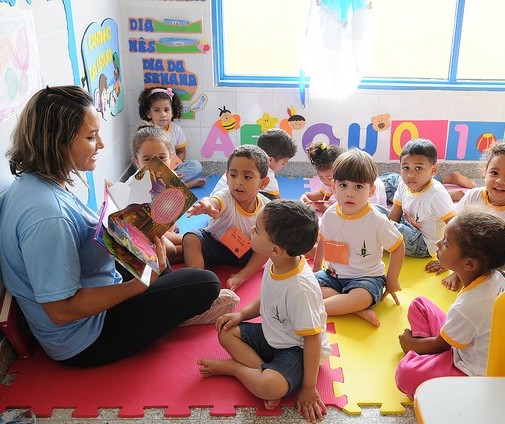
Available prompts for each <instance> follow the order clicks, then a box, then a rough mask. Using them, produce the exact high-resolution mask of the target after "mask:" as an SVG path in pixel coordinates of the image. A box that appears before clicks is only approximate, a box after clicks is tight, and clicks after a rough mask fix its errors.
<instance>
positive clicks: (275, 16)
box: [212, 0, 505, 90]
mask: <svg viewBox="0 0 505 424" xmlns="http://www.w3.org/2000/svg"><path fill="white" fill-rule="evenodd" d="M314 4H315V0H313V1H311V0H212V14H213V25H214V37H215V40H214V41H215V42H214V55H215V64H216V71H215V77H216V82H217V84H218V85H221V86H263V87H265V86H275V87H289V86H291V87H296V86H298V82H299V73H300V69H301V68H302V65H301V64H302V63H303V53H302V50H303V49H302V48H301V46H302V45H303V41H304V37H305V30H306V24H307V21H308V16H309V12H310V9H311V7H315V6H314ZM484 5H485V7H484ZM372 7H373V10H372V12H373V23H374V26H373V35H374V36H373V45H372V46H371V51H372V52H373V53H372V56H371V60H369V62H370V64H369V66H368V67H367V68H366V69H365V70H364V72H363V74H364V76H363V79H362V81H361V84H360V88H374V89H384V88H387V89H409V88H411V89H422V88H425V89H463V90H465V89H466V90H505V37H504V36H503V30H502V29H501V25H502V23H503V22H504V21H505V2H502V1H500V0H486V2H482V1H479V0H444V1H440V0H423V1H419V0H377V1H375V2H373V4H372ZM351 19H352V18H351ZM349 25H350V26H352V20H351V21H350V22H349ZM308 77H309V78H310V75H308Z"/></svg>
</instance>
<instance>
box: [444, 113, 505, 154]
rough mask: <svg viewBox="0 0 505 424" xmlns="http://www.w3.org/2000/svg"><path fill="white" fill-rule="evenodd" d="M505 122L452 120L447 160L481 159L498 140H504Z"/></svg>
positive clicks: (448, 137) (448, 138)
mask: <svg viewBox="0 0 505 424" xmlns="http://www.w3.org/2000/svg"><path fill="white" fill-rule="evenodd" d="M504 132H505V122H465V121H451V122H450V124H449V134H448V136H447V154H446V156H445V158H446V159H447V160H480V159H481V156H482V153H484V152H485V151H486V150H487V149H488V148H489V147H490V146H491V145H492V143H494V142H495V141H496V140H502V139H503V136H504Z"/></svg>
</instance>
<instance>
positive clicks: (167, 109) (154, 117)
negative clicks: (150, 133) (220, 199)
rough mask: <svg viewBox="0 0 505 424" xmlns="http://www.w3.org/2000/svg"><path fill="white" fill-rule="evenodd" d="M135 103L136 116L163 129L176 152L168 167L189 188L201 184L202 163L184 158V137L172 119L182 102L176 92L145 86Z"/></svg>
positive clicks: (202, 182) (200, 185)
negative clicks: (136, 107)
mask: <svg viewBox="0 0 505 424" xmlns="http://www.w3.org/2000/svg"><path fill="white" fill-rule="evenodd" d="M138 102H139V115H140V118H141V119H143V120H145V121H148V122H151V123H153V124H154V125H156V126H158V127H160V128H163V129H164V130H166V131H167V133H168V136H169V139H170V141H171V142H172V144H173V145H174V147H175V152H176V157H175V161H173V162H172V166H171V167H172V169H174V171H175V172H176V173H177V175H179V177H180V178H181V180H182V181H184V182H185V183H186V185H187V186H188V187H189V188H193V187H203V186H204V185H205V182H206V180H205V178H203V177H202V164H201V163H200V162H198V161H197V160H186V146H187V145H188V140H187V139H186V135H185V134H184V131H183V130H182V128H181V127H180V126H179V125H178V124H176V123H175V122H173V121H174V119H180V118H181V115H182V102H181V99H180V98H179V96H178V95H177V93H175V92H174V91H173V90H172V89H171V88H170V87H168V88H165V87H156V88H146V89H144V90H143V91H142V92H141V93H140V96H139V100H138ZM145 159H147V160H149V159H150V158H145Z"/></svg>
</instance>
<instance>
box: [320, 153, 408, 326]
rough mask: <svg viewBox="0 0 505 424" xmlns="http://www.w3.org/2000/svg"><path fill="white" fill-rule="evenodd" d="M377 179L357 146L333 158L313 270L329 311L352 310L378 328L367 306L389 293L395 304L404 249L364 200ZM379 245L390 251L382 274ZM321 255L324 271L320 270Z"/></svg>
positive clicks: (392, 228)
mask: <svg viewBox="0 0 505 424" xmlns="http://www.w3.org/2000/svg"><path fill="white" fill-rule="evenodd" d="M376 178H377V166H376V164H375V162H374V161H373V159H372V157H371V156H370V155H369V154H368V153H366V152H364V151H362V150H359V149H351V150H349V151H347V152H344V153H342V154H341V155H340V156H339V157H338V158H337V160H336V161H335V164H334V166H333V179H334V180H335V186H336V197H337V203H335V204H334V205H332V206H331V207H329V208H328V209H327V210H326V212H325V213H324V215H323V218H322V220H321V229H320V234H319V241H318V243H317V249H316V255H315V258H314V272H316V278H317V280H318V281H319V283H320V284H321V286H322V292H323V298H324V306H325V309H326V312H327V313H328V315H345V314H351V313H354V314H356V315H358V316H359V317H361V318H363V319H364V320H366V321H368V322H369V323H370V324H372V325H374V326H376V327H378V326H379V325H380V322H379V319H378V317H377V315H376V313H375V311H373V310H372V309H370V307H371V306H373V305H375V304H376V303H377V302H379V300H382V299H384V297H385V296H386V295H387V294H388V293H389V294H391V295H392V296H393V298H394V299H395V302H396V303H397V304H399V302H398V298H397V297H396V292H397V291H399V290H401V288H400V283H399V281H398V276H399V274H400V269H401V266H402V263H403V256H404V253H405V247H404V244H403V237H402V235H401V234H400V232H399V231H398V230H397V229H396V228H395V226H394V224H393V223H391V222H390V221H389V220H388V219H387V217H386V216H385V215H384V214H382V213H381V212H379V211H377V210H376V209H375V208H373V207H372V205H371V204H370V202H369V201H368V199H369V198H370V197H371V196H372V195H373V194H374V191H375V186H374V181H375V179H376ZM383 248H385V249H386V250H387V251H388V252H389V267H388V272H387V275H385V273H384V271H385V265H384V262H383V261H382V249H383ZM323 258H324V259H325V260H326V263H327V265H328V269H327V270H326V271H320V269H321V265H322V261H323ZM384 286H386V291H385V292H384V293H383V289H384Z"/></svg>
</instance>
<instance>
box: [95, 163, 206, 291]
mask: <svg viewBox="0 0 505 424" xmlns="http://www.w3.org/2000/svg"><path fill="white" fill-rule="evenodd" d="M118 184H119V185H118ZM126 186H127V187H125V185H124V183H117V184H114V185H113V186H112V187H107V185H106V189H105V190H106V193H105V195H104V197H105V198H106V199H107V198H108V202H104V204H105V205H104V208H103V212H102V216H101V220H102V222H103V227H104V229H105V230H106V232H107V235H105V234H104V233H103V232H102V236H101V237H100V238H101V240H97V242H98V243H100V245H101V246H102V247H105V248H106V249H107V250H108V251H109V252H110V253H111V254H112V255H113V256H114V257H115V258H116V260H118V262H120V263H121V264H122V265H123V266H125V267H126V268H127V269H128V270H129V271H130V272H131V273H132V274H133V275H135V276H136V277H137V278H139V279H141V280H142V281H144V282H146V281H145V279H147V284H148V282H149V279H150V271H149V278H148V277H147V275H145V274H146V270H145V269H146V268H149V270H152V271H155V272H156V273H159V268H158V258H157V255H156V247H155V244H154V239H155V237H161V236H162V235H164V234H165V233H166V232H167V231H168V230H169V229H170V228H171V227H172V226H173V225H174V224H175V222H176V221H177V220H178V219H179V218H180V217H181V215H182V214H183V213H184V212H186V211H187V210H188V209H189V208H190V207H191V205H192V204H193V203H195V201H196V200H197V197H196V196H195V195H194V194H193V192H192V191H191V190H190V189H188V188H187V187H186V185H185V184H184V183H183V182H182V181H181V180H180V179H179V178H178V177H177V175H176V174H175V173H174V172H173V171H172V170H171V169H170V168H168V167H167V166H166V165H165V164H164V163H163V162H162V161H161V160H160V159H159V158H158V157H156V156H155V157H153V158H152V159H151V160H150V161H149V162H148V163H147V164H146V166H144V167H143V168H141V169H140V170H139V171H138V172H137V173H136V174H135V178H133V180H132V182H131V184H130V185H129V186H128V185H126ZM109 195H110V197H109ZM111 200H112V201H111ZM116 202H117V203H116ZM110 204H112V205H110ZM111 206H112V208H111ZM115 206H117V207H118V208H119V210H116V211H113V212H111V211H112V209H113V207H115ZM109 236H110V237H109ZM113 242H114V243H113ZM126 252H127V253H126ZM131 256H133V258H136V260H138V261H140V264H142V265H139V263H138V262H136V261H133V260H132V258H131ZM125 262H126V264H125Z"/></svg>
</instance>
